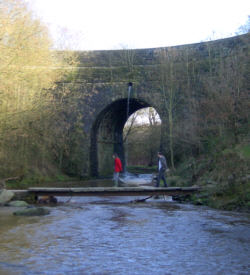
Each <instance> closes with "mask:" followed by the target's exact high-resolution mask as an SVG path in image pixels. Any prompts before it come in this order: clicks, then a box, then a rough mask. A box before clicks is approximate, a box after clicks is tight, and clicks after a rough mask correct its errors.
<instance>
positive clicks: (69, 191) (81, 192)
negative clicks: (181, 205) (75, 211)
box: [27, 186, 199, 196]
mask: <svg viewBox="0 0 250 275" xmlns="http://www.w3.org/2000/svg"><path fill="white" fill-rule="evenodd" d="M27 191H28V193H32V194H35V195H37V196H154V195H167V196H176V195H185V194H191V193H195V192H198V191H199V187H151V186H145V187H144V186H143V187H85V188H79V187H78V188H49V187H43V188H40V187H31V188H29V189H28V190H27Z"/></svg>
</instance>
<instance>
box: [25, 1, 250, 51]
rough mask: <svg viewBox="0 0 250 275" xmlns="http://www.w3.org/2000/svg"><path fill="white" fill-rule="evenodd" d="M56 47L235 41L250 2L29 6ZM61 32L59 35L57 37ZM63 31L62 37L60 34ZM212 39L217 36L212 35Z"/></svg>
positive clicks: (44, 3)
mask: <svg viewBox="0 0 250 275" xmlns="http://www.w3.org/2000/svg"><path fill="white" fill-rule="evenodd" d="M26 2H29V3H30V4H31V6H32V9H33V10H34V11H35V13H36V15H37V16H38V17H39V18H41V19H42V21H43V22H45V23H46V24H48V25H49V29H50V31H51V34H52V37H53V39H54V41H55V44H58V45H57V46H58V47H59V42H58V41H59V40H60V38H59V37H60V35H61V34H59V33H62V32H64V31H65V32H68V33H69V34H71V35H72V37H73V38H69V37H70V35H68V36H67V35H66V36H65V37H66V40H68V41H65V43H66V45H67V44H68V45H70V46H71V47H72V48H73V49H78V50H107V49H118V48H124V47H126V48H154V47H164V46H173V45H181V44H189V43H196V42H200V41H204V40H208V39H209V37H211V38H213V39H217V38H224V37H229V36H233V35H235V32H236V31H237V30H238V28H239V27H240V26H241V25H244V24H245V23H246V21H247V16H248V15H249V14H250V1H249V0H237V1H236V0H232V1H229V0H209V1H208V0H26ZM59 29H61V32H60V31H58V30H59ZM62 30H63V31H62ZM213 33H214V35H213Z"/></svg>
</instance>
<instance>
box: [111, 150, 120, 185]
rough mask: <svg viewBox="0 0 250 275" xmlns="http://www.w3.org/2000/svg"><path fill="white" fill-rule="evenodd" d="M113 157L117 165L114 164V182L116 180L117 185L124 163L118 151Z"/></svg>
mask: <svg viewBox="0 0 250 275" xmlns="http://www.w3.org/2000/svg"><path fill="white" fill-rule="evenodd" d="M113 159H114V160H115V165H114V182H115V187H117V186H118V180H119V174H120V173H121V171H122V163H121V160H120V158H119V157H118V155H117V153H114V154H113Z"/></svg>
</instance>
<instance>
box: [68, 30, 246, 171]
mask: <svg viewBox="0 0 250 275" xmlns="http://www.w3.org/2000/svg"><path fill="white" fill-rule="evenodd" d="M248 52H249V35H243V36H238V37H233V38H228V39H222V40H217V41H211V42H204V43H197V44H192V45H184V46H176V47H168V48H156V49H140V50H113V51H93V52H77V55H78V57H79V62H80V64H79V68H78V72H77V74H76V75H75V79H74V81H73V82H71V83H64V85H70V87H71V89H74V90H77V91H81V92H82V93H84V94H85V95H86V96H85V99H84V100H82V101H81V102H79V104H80V106H81V107H80V108H81V110H82V112H83V120H84V121H83V125H84V126H83V127H84V132H85V135H86V140H87V141H88V142H86V144H85V148H83V150H85V151H86V150H87V151H88V152H89V160H88V161H87V162H88V163H83V164H82V165H83V166H85V167H88V168H87V171H88V173H90V174H91V175H95V176H97V175H99V176H106V175H110V174H111V173H112V171H113V160H112V156H111V154H112V152H113V151H117V152H118V153H119V154H120V155H121V157H122V159H123V161H124V152H123V144H122V130H123V127H124V124H125V123H126V120H127V115H126V107H127V95H128V82H132V83H133V87H132V91H131V108H130V114H132V113H133V112H135V111H137V110H138V109H140V108H144V107H148V106H152V107H154V108H155V109H156V111H157V112H158V113H159V115H160V117H161V119H162V137H161V141H162V142H161V143H162V146H161V147H162V150H163V151H166V148H167V146H168V145H167V143H166V134H167V128H168V114H167V110H166V105H165V101H164V98H163V94H162V83H163V82H164V85H165V88H166V89H171V88H172V89H175V91H176V95H177V96H178V102H179V106H180V107H179V109H178V108H177V109H178V110H177V111H178V116H179V117H183V119H184V118H185V116H186V115H187V113H188V110H189V107H188V106H187V103H186V102H187V101H186V98H187V96H189V97H196V98H197V97H200V96H202V94H203V91H204V87H205V85H207V82H208V79H213V81H216V79H218V82H219V81H221V80H220V78H219V67H220V66H222V64H225V62H226V60H229V59H235V58H236V59H237V58H238V62H239V63H240V64H243V63H244V62H245V63H246V64H243V65H244V66H240V67H239V68H240V69H239V70H240V71H239V72H238V73H239V74H245V73H246V72H247V70H248V69H249V58H248ZM164 56H165V57H166V58H164ZM163 71H164V75H163V73H162V72H163ZM72 84H73V85H72ZM241 85H242V87H245V88H247V85H248V84H247V83H242V84H241Z"/></svg>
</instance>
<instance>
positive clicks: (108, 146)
mask: <svg viewBox="0 0 250 275" xmlns="http://www.w3.org/2000/svg"><path fill="white" fill-rule="evenodd" d="M127 103H128V99H127V98H121V99H118V100H116V101H114V102H112V103H110V104H109V105H108V106H106V107H105V108H103V109H102V111H101V112H100V113H99V114H98V115H97V117H96V119H95V121H94V123H93V126H92V129H91V142H90V172H91V176H107V175H109V176H110V175H111V174H112V172H113V159H112V154H113V152H117V153H118V155H119V156H120V157H121V161H122V163H123V166H124V165H125V152H124V144H123V128H124V125H125V123H126V121H127V119H128V117H129V116H130V115H132V114H133V113H134V112H136V111H138V110H139V109H142V108H146V107H154V108H155V109H156V111H157V112H158V110H157V107H155V106H152V104H150V103H149V101H145V100H144V99H138V98H130V100H129V112H127ZM158 114H159V115H160V113H159V112H158Z"/></svg>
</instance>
